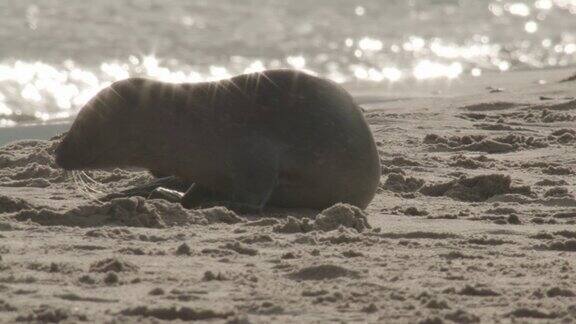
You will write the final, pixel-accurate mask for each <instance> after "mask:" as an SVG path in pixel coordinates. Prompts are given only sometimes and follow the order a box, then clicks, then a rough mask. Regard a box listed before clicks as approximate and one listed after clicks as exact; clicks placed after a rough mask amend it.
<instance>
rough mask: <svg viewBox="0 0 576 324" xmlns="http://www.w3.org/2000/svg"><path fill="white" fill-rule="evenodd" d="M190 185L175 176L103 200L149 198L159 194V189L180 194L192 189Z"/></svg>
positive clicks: (108, 196)
mask: <svg viewBox="0 0 576 324" xmlns="http://www.w3.org/2000/svg"><path fill="white" fill-rule="evenodd" d="M190 185H191V184H190V182H188V181H183V180H181V179H178V178H176V177H174V176H170V177H164V178H159V179H155V180H154V181H152V182H150V183H148V184H145V185H142V186H138V187H134V188H130V189H127V190H124V191H120V192H117V193H113V194H109V195H107V196H105V197H104V198H102V200H103V201H107V200H111V199H115V198H126V197H134V196H140V197H145V198H149V197H152V196H153V195H156V194H158V190H157V189H159V188H165V189H169V190H172V191H178V192H185V191H186V190H187V189H188V188H189V187H190ZM170 200H172V199H170Z"/></svg>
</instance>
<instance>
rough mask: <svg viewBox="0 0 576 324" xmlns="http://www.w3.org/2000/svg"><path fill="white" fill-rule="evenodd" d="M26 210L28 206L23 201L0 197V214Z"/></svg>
mask: <svg viewBox="0 0 576 324" xmlns="http://www.w3.org/2000/svg"><path fill="white" fill-rule="evenodd" d="M28 208H30V204H29V203H28V202H26V201H25V200H23V199H19V198H14V197H9V196H3V195H0V214H2V213H12V212H17V211H20V210H22V209H28Z"/></svg>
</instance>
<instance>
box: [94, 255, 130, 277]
mask: <svg viewBox="0 0 576 324" xmlns="http://www.w3.org/2000/svg"><path fill="white" fill-rule="evenodd" d="M138 270H139V268H138V266H137V265H135V264H133V263H131V262H128V261H125V260H122V259H118V258H108V259H104V260H100V261H96V262H94V263H92V264H91V265H90V272H102V273H107V272H138Z"/></svg>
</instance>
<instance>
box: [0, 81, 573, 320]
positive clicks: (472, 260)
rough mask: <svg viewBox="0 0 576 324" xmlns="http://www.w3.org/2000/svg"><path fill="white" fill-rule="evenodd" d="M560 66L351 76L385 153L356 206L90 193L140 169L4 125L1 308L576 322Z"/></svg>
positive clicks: (566, 98)
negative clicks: (239, 208) (375, 78)
mask: <svg viewBox="0 0 576 324" xmlns="http://www.w3.org/2000/svg"><path fill="white" fill-rule="evenodd" d="M571 75H574V71H573V70H570V69H556V70H537V71H525V72H523V71H518V72H509V73H505V74H501V73H485V74H484V75H483V76H482V77H479V78H473V77H462V78H459V79H455V80H452V81H446V80H438V81H424V82H413V83H408V82H404V83H398V84H395V85H390V86H381V85H377V84H373V85H370V84H368V85H367V84H349V85H347V86H346V87H347V88H348V89H349V90H350V92H351V93H352V94H353V95H354V97H355V98H356V100H357V101H358V102H359V103H360V104H361V105H362V107H363V108H364V109H365V118H366V120H367V121H368V123H369V124H370V126H371V129H372V131H373V134H374V136H375V139H376V141H377V144H378V147H379V153H380V158H381V164H382V172H383V175H382V178H381V185H380V190H379V192H378V194H377V196H376V197H375V199H374V201H373V202H372V203H371V204H370V206H369V207H368V209H367V210H365V211H363V212H362V211H359V210H358V209H355V208H353V207H351V206H348V205H342V204H340V205H335V206H333V207H331V208H329V209H327V210H324V211H314V210H279V209H271V210H266V211H265V212H264V214H262V215H236V214H234V213H233V212H231V211H229V210H227V209H225V208H222V207H215V208H211V209H204V210H185V209H183V208H181V207H180V205H178V204H174V203H170V202H167V201H163V200H155V199H144V198H136V197H134V198H122V199H115V200H112V201H109V202H99V201H98V199H99V198H100V197H102V193H110V192H116V191H119V190H123V189H126V188H130V187H133V186H136V185H140V184H144V183H146V182H148V181H150V180H151V179H152V176H151V175H149V174H148V173H147V172H145V171H134V170H119V169H116V170H111V171H90V172H86V173H87V175H89V176H90V178H92V179H93V181H91V180H89V179H88V178H86V177H85V178H83V179H81V180H82V181H83V182H84V183H82V181H79V179H76V181H75V180H74V179H73V178H72V177H71V176H70V175H67V174H65V173H64V172H63V171H61V170H59V169H57V168H56V166H55V164H54V159H53V156H52V154H53V150H54V147H55V144H56V142H55V141H52V140H49V138H50V137H51V136H52V135H54V134H55V133H58V132H60V131H61V130H60V129H57V128H54V126H53V127H47V128H46V129H41V130H35V131H34V133H31V131H30V130H29V131H28V132H27V131H26V130H16V129H12V130H8V129H3V130H1V131H0V137H1V138H2V142H3V143H5V142H7V141H9V140H10V141H11V140H13V139H15V138H20V139H22V138H25V137H30V138H35V139H31V140H19V141H15V142H10V143H8V144H5V145H4V146H2V147H0V179H1V181H0V292H1V294H0V322H13V321H20V322H70V323H73V322H81V321H88V322H98V323H143V322H144V323H147V322H151V323H155V322H159V321H164V320H179V321H192V320H206V321H210V322H215V323H271V322H272V323H278V322H286V323H318V322H374V323H376V322H378V323H428V324H436V323H452V322H454V323H480V322H497V323H512V322H522V323H524V322H538V323H540V322H563V323H571V322H574V321H576V298H575V297H576V275H575V268H576V225H575V224H576V197H575V194H576V127H575V126H576V81H575V80H572V81H565V82H561V81H562V80H566V79H575V78H574V77H572V78H570V76H571ZM58 127H61V128H64V129H65V127H63V126H58ZM9 132H11V133H9ZM19 132H21V133H19ZM7 134H12V135H10V136H12V137H9V135H7ZM14 134H16V135H14Z"/></svg>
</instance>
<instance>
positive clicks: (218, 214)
mask: <svg viewBox="0 0 576 324" xmlns="http://www.w3.org/2000/svg"><path fill="white" fill-rule="evenodd" d="M195 213H197V214H199V215H200V216H202V217H204V218H205V219H206V220H207V221H208V223H211V224H213V223H225V224H236V223H242V222H245V220H244V219H242V218H240V217H239V216H238V215H237V214H236V213H234V212H233V211H231V210H229V209H227V208H225V207H212V208H207V209H202V210H197V211H195Z"/></svg>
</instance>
